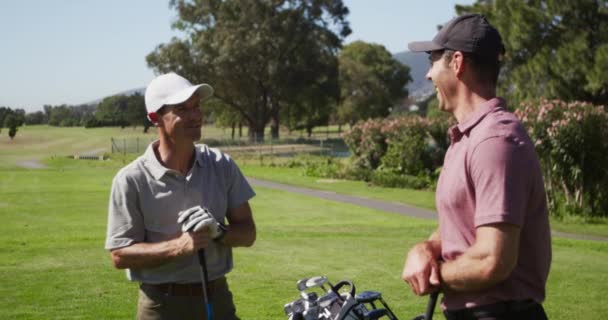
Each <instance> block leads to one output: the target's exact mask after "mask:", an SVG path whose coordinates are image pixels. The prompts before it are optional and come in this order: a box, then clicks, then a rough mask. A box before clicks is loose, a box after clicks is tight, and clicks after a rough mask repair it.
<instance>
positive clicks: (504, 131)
mask: <svg viewBox="0 0 608 320" xmlns="http://www.w3.org/2000/svg"><path fill="white" fill-rule="evenodd" d="M472 133H473V134H472V135H471V138H472V139H473V142H474V143H473V144H477V143H481V142H483V141H484V140H487V139H490V138H495V137H516V138H520V139H527V137H528V135H527V133H526V130H525V128H524V127H523V125H522V123H521V121H520V120H519V119H518V118H517V117H516V116H515V115H514V114H513V113H512V112H509V111H507V110H505V109H503V108H497V109H496V110H493V111H492V112H490V113H488V114H487V115H486V117H485V118H484V119H483V120H482V121H481V122H480V123H479V124H478V125H477V126H476V127H475V128H473V131H472Z"/></svg>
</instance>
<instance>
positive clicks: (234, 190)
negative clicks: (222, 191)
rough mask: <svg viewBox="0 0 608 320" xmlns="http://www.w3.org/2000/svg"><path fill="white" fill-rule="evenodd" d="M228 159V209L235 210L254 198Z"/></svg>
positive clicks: (241, 174)
mask: <svg viewBox="0 0 608 320" xmlns="http://www.w3.org/2000/svg"><path fill="white" fill-rule="evenodd" d="M227 158H228V208H230V209H233V208H237V207H239V206H240V205H242V204H243V203H245V201H249V199H251V198H253V197H254V196H255V192H254V191H253V189H252V188H251V186H250V185H249V182H247V179H245V176H243V173H241V170H240V169H239V167H238V166H237V165H236V163H235V162H234V160H232V158H231V157H227Z"/></svg>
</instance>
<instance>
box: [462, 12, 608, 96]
mask: <svg viewBox="0 0 608 320" xmlns="http://www.w3.org/2000/svg"><path fill="white" fill-rule="evenodd" d="M607 6H608V5H607V4H606V2H605V1H587V0H573V1H558V0H533V1H509V0H495V1H478V2H476V3H475V4H474V5H471V6H456V11H457V13H458V14H463V13H468V12H476V13H481V14H484V15H486V16H487V17H488V19H489V20H490V22H491V23H492V24H493V25H494V26H495V27H496V28H497V29H498V30H499V31H500V34H501V35H502V38H503V42H504V44H505V47H506V49H507V52H506V55H505V57H504V61H503V68H502V73H501V81H500V91H501V94H502V95H505V96H507V97H508V98H510V100H511V101H515V102H518V101H524V100H527V99H535V98H538V97H545V98H548V99H561V100H566V101H570V100H579V101H590V102H592V103H595V104H607V103H608V91H607V89H606V84H608V73H606V72H605V70H607V67H608V57H607V55H608V49H606V45H608V10H607Z"/></svg>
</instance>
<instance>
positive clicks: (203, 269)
mask: <svg viewBox="0 0 608 320" xmlns="http://www.w3.org/2000/svg"><path fill="white" fill-rule="evenodd" d="M198 262H199V264H200V266H201V269H200V270H201V282H202V284H203V301H204V302H205V308H206V309H207V320H213V307H212V306H211V303H209V296H208V292H207V283H208V282H209V281H208V275H207V260H206V258H205V249H200V250H199V251H198Z"/></svg>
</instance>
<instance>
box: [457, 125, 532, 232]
mask: <svg viewBox="0 0 608 320" xmlns="http://www.w3.org/2000/svg"><path fill="white" fill-rule="evenodd" d="M528 149H529V148H527V147H526V144H524V143H522V142H520V141H518V140H517V139H514V138H512V137H508V136H507V137H505V136H499V137H492V138H489V139H486V140H484V141H482V142H481V143H480V144H478V145H477V147H476V148H475V150H474V151H473V153H472V156H471V158H470V167H469V168H470V173H471V179H472V183H473V185H474V187H475V226H476V227H479V226H482V225H487V224H491V223H509V224H514V225H517V226H520V227H521V226H522V225H523V222H524V216H525V212H526V206H527V202H528V197H529V194H530V176H531V174H530V173H529V172H528V171H529V170H530V168H531V167H533V166H531V165H526V164H529V163H528V161H529V160H528V159H529V157H528V153H529V150H528Z"/></svg>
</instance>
